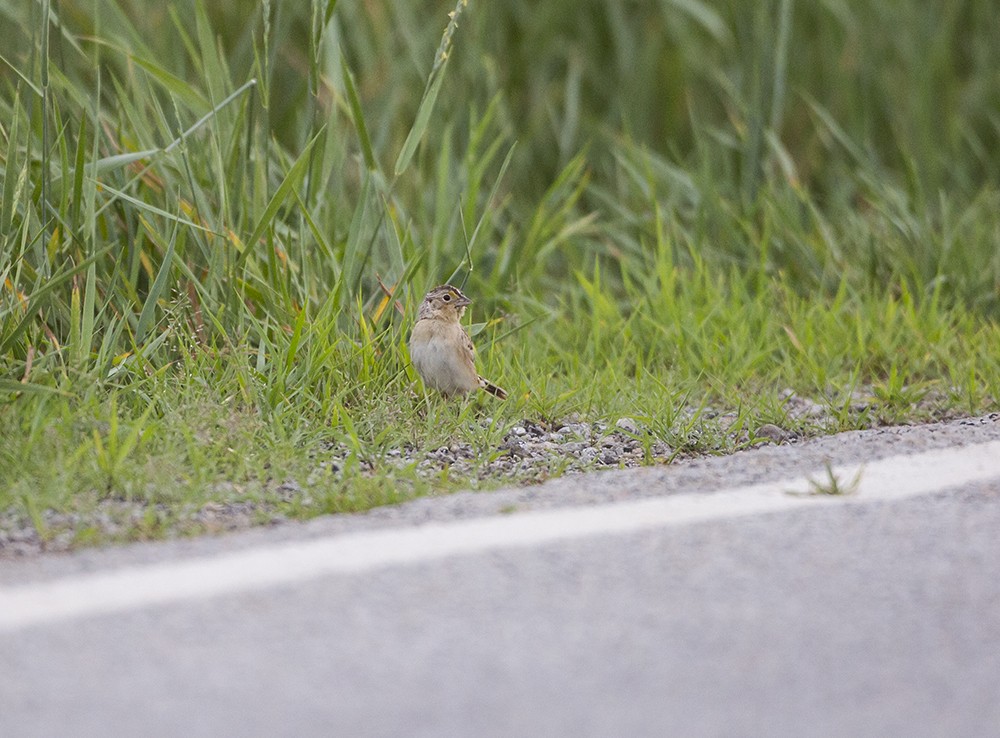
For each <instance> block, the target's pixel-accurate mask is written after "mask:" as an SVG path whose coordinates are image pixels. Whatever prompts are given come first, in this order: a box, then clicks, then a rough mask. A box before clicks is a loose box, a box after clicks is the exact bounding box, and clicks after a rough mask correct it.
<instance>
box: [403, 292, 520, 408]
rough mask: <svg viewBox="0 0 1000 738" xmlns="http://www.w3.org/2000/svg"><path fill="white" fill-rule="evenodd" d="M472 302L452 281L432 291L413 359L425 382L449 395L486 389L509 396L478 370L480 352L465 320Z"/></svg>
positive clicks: (413, 338)
mask: <svg viewBox="0 0 1000 738" xmlns="http://www.w3.org/2000/svg"><path fill="white" fill-rule="evenodd" d="M470 302H471V300H469V298H468V297H466V296H465V295H463V294H462V292H461V290H459V289H457V288H455V287H452V286H451V285H450V284H445V285H441V286H440V287H435V288H434V289H432V290H431V291H430V292H428V293H427V296H426V297H425V298H424V301H423V302H422V303H421V304H420V310H419V312H418V313H417V322H416V323H415V324H414V326H413V332H412V333H410V361H411V362H412V363H413V367H414V368H415V369H416V370H417V374H419V375H420V378H421V379H422V380H423V381H424V384H425V385H427V386H428V387H430V388H432V389H435V390H437V391H438V392H440V393H441V394H442V395H444V396H446V397H448V396H451V395H465V394H468V393H469V392H474V391H475V390H477V389H482V390H483V391H485V392H488V393H490V394H491V395H494V396H496V397H498V398H500V399H501V400H503V399H506V398H507V393H506V392H505V391H504V390H502V389H500V388H499V387H497V386H496V385H495V384H493V383H491V382H488V381H487V380H485V379H483V378H482V377H480V376H479V373H478V372H477V371H476V362H475V355H476V351H475V348H474V347H473V345H472V339H471V338H469V334H468V333H466V332H465V328H464V327H462V323H461V318H462V315H463V314H464V313H465V308H466V307H467V306H468V305H469V303H470Z"/></svg>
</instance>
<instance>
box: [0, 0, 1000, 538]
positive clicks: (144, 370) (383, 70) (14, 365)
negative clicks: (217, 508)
mask: <svg viewBox="0 0 1000 738" xmlns="http://www.w3.org/2000/svg"><path fill="white" fill-rule="evenodd" d="M925 5H926V4H925V3H920V2H917V1H916V0H910V1H904V0H898V1H897V2H891V3H888V4H887V3H878V2H874V0H869V1H863V0H859V1H858V2H855V3H850V4H848V3H836V2H830V3H815V4H813V3H794V2H791V0H773V1H772V2H763V3H757V4H756V5H754V6H753V8H748V6H747V5H746V4H745V3H741V2H737V1H736V0H729V1H728V2H719V3H703V2H699V1H698V0H694V1H692V2H683V3H680V2H678V3H669V2H664V3H658V2H653V1H652V0H642V1H641V2H637V3H632V4H629V5H628V9H627V10H626V9H625V6H622V5H621V4H620V3H617V2H613V1H612V0H583V1H582V2H577V1H576V0H574V1H573V2H570V0H547V2H542V3H539V2H528V0H511V2H505V3H477V2H475V1H473V2H471V3H469V4H468V5H467V6H466V4H465V3H464V2H458V3H457V4H455V3H453V2H422V3H416V4H400V3H389V2H385V3H378V2H376V3H364V4H354V3H339V4H338V3H335V2H318V0H314V2H312V3H309V4H306V3H300V4H288V3H277V2H270V3H269V2H263V3H260V4H250V3H246V2H243V3H237V2H231V3H205V2H202V1H201V0H188V1H187V2H179V3H174V4H168V5H163V6H162V7H160V6H157V7H150V6H149V4H148V3H139V2H134V1H133V0H88V2H76V1H75V0H63V1H62V2H59V3H51V2H50V0H32V1H31V2H14V0H0V18H2V19H3V23H2V24H0V27H2V28H3V29H4V30H2V31H0V39H2V41H3V43H2V44H0V47H2V49H3V51H2V61H0V178H2V187H0V511H8V512H11V511H12V512H14V513H15V514H17V515H19V516H22V517H23V518H25V519H29V520H30V521H32V523H33V525H34V526H35V527H36V528H37V529H38V532H39V535H40V536H41V537H42V538H45V537H46V536H48V537H52V536H55V535H57V534H58V535H68V536H70V542H71V543H75V544H79V545H87V544H94V543H100V542H102V541H104V540H107V539H109V538H111V539H118V538H121V539H131V538H150V537H160V536H163V535H173V534H176V533H179V532H180V533H192V532H198V531H201V530H212V529H213V527H212V524H211V523H206V522H204V520H203V519H202V518H199V517H198V516H197V514H196V513H197V512H198V511H200V510H204V509H206V505H209V503H211V504H215V505H240V504H244V503H247V504H248V505H249V506H250V509H252V510H254V511H255V512H254V515H255V516H257V518H258V522H266V521H267V520H268V519H269V516H271V515H272V513H273V514H281V515H287V516H294V517H308V516H311V515H316V514H321V513H326V512H339V511H347V510H361V509H366V508H368V507H371V506H373V505H378V504H385V503H391V502H395V501H398V500H401V499H406V498H409V497H412V496H416V495H424V494H435V493H441V492H447V491H451V490H454V489H458V488H467V487H476V488H489V487H491V486H495V485H497V484H500V483H501V480H498V479H496V478H494V477H491V476H490V472H489V469H490V466H489V463H490V461H491V460H492V459H493V458H495V456H496V455H497V454H499V453H501V448H500V447H501V444H502V442H503V439H504V436H505V434H506V433H507V431H508V430H509V429H510V428H511V427H512V426H513V425H514V424H516V423H519V422H521V421H523V420H525V419H527V420H532V421H545V422H550V423H556V422H559V421H560V420H562V419H565V418H568V417H573V416H578V417H580V418H582V419H584V420H587V421H591V422H606V423H610V424H613V423H614V422H615V420H616V419H618V418H620V417H622V416H629V417H632V418H635V419H636V420H637V421H639V422H640V424H641V427H642V428H643V442H644V443H646V444H647V445H648V444H649V443H651V442H652V441H654V440H659V441H665V442H666V443H668V444H670V446H671V447H672V448H673V449H675V451H676V453H678V454H687V453H695V454H697V453H720V452H728V451H732V450H734V449H736V448H738V447H740V446H741V445H743V444H744V443H745V441H744V440H743V439H744V436H745V434H746V433H750V434H751V435H752V433H753V430H754V429H755V428H757V427H759V426H760V425H762V424H764V423H775V424H778V425H780V426H782V427H784V428H786V429H790V430H795V431H797V432H799V433H803V434H805V435H813V434H819V433H828V432H834V431H837V430H844V429H851V428H859V427H867V426H871V425H877V424H885V423H905V422H916V421H926V420H932V419H935V418H943V417H953V416H956V415H962V414H977V413H983V412H986V411H990V410H995V409H997V404H998V399H997V398H1000V351H998V349H997V347H998V346H1000V324H998V322H997V321H998V316H1000V250H998V249H997V244H998V243H1000V217H998V216H997V213H998V212H1000V187H998V185H1000V154H998V153H997V152H1000V84H998V83H1000V79H998V77H997V71H996V70H997V69H1000V41H998V40H997V38H996V34H995V33H994V29H995V28H996V27H997V23H998V21H1000V9H997V8H996V7H995V4H994V3H992V2H989V1H988V0H967V1H965V2H959V3H952V4H951V5H949V6H948V7H947V8H946V9H941V8H936V7H935V8H933V9H929V8H926V7H925ZM404 6H405V7H404ZM449 13H451V14H452V16H451V17H450V18H449ZM46 14H48V17H49V18H50V19H51V22H50V23H48V24H46V23H44V22H43V18H45V17H46ZM888 28H891V32H888V31H887V29H888ZM449 279H452V280H455V281H456V282H459V283H461V282H464V283H465V287H464V289H465V291H466V292H467V293H469V294H470V295H471V296H473V298H474V300H475V304H474V305H473V307H472V311H471V312H472V321H473V326H472V327H473V331H474V332H475V333H476V335H475V340H476V343H477V345H478V347H479V352H480V364H481V369H482V373H483V374H485V375H486V376H488V377H490V378H491V379H493V380H495V381H496V382H498V383H499V384H501V385H502V386H504V387H506V388H507V389H508V390H509V391H510V399H509V400H508V401H507V402H506V403H503V404H499V403H495V402H492V401H490V400H489V399H488V398H479V399H476V400H474V401H470V402H466V403H461V402H454V403H447V402H444V401H441V400H440V399H437V398H433V397H430V398H429V397H427V396H425V394H424V393H423V391H422V389H421V388H420V385H419V382H417V381H416V377H415V376H414V374H413V370H412V369H411V368H410V367H409V365H408V360H407V353H406V339H407V335H408V330H409V326H410V324H411V323H412V320H413V315H414V311H415V307H416V306H417V304H419V301H420V299H421V297H422V295H423V292H424V291H425V290H426V289H427V288H429V287H431V286H433V285H435V284H439V283H441V282H444V281H446V280H449ZM789 389H790V390H793V391H794V392H795V393H797V394H798V395H800V396H803V397H807V398H810V399H812V400H813V401H815V402H818V403H820V404H822V405H823V406H825V407H826V408H827V414H826V415H825V416H824V417H823V418H821V419H814V420H811V421H810V420H807V419H803V418H801V417H799V416H795V415H793V414H790V412H789V407H788V404H787V390H789ZM858 396H863V397H865V398H867V399H866V400H865V401H864V402H861V403H859V402H857V398H858ZM455 442H459V443H467V444H470V445H471V446H472V447H473V448H474V449H475V450H476V453H477V457H476V460H475V463H473V464H472V466H471V469H468V470H465V471H462V472H461V473H458V472H453V471H452V470H449V469H439V468H434V469H430V470H428V468H427V467H422V466H420V465H419V464H418V463H416V462H413V463H401V462H399V461H398V459H400V458H405V456H406V454H413V455H416V456H419V454H420V453H421V452H422V451H424V450H429V449H434V448H437V447H439V446H442V445H448V444H450V443H455ZM404 451H405V452H406V453H405V454H403V455H401V452H404ZM564 468H565V464H564V463H562V462H560V461H559V460H554V461H553V464H552V467H551V469H550V470H548V471H547V472H546V473H552V474H557V473H559V472H560V471H562V470H563V469H564ZM527 476H528V478H527V479H525V480H523V481H532V480H534V479H535V478H537V474H535V473H532V474H531V475H527ZM515 481H518V480H517V479H515ZM119 503H121V504H120V505H119ZM116 505H118V506H117V507H116ZM136 510H138V511H139V513H136ZM98 514H104V515H111V516H112V517H114V516H116V515H117V516H123V517H122V519H121V520H120V521H118V522H119V523H120V525H118V526H117V527H116V528H115V530H116V531H117V532H116V533H114V534H110V533H108V532H107V530H105V529H102V528H101V527H100V526H95V524H94V519H95V516H97V515H98ZM137 515H138V516H137ZM105 527H106V526H105Z"/></svg>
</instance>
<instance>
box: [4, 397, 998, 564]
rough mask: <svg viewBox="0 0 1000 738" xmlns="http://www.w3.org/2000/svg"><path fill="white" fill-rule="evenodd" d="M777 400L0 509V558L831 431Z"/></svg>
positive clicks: (529, 429)
mask: <svg viewBox="0 0 1000 738" xmlns="http://www.w3.org/2000/svg"><path fill="white" fill-rule="evenodd" d="M866 398H867V399H866ZM783 399H784V402H785V406H784V409H785V412H786V417H787V424H788V426H789V427H788V428H785V427H781V426H779V425H776V424H773V423H766V424H762V425H759V426H757V427H751V428H747V427H744V426H739V427H738V425H737V416H736V415H735V414H732V413H730V414H725V413H714V412H712V411H711V410H706V409H704V408H703V409H701V411H700V412H698V413H696V411H695V410H688V411H685V412H684V413H682V414H681V417H680V419H679V421H678V422H679V424H680V426H684V425H685V424H686V423H688V422H689V421H693V420H697V421H698V422H697V423H693V422H692V423H690V425H691V426H693V427H692V429H690V430H688V431H687V432H686V434H678V435H677V440H676V441H675V442H677V443H678V446H677V447H673V446H671V445H670V444H668V443H667V442H666V441H664V440H662V438H658V437H656V434H655V433H654V431H653V430H652V429H651V428H649V427H647V426H646V425H645V424H644V423H643V422H641V421H640V420H638V419H636V418H632V417H621V418H618V419H617V420H615V422H614V423H610V424H608V423H601V422H595V423H591V422H586V421H583V420H581V419H580V418H579V417H577V416H569V417H567V418H565V419H564V420H562V421H560V422H556V423H545V422H541V421H538V420H532V419H528V418H525V419H523V420H522V421H521V422H519V423H517V424H515V425H513V426H511V428H510V429H509V431H508V432H507V433H506V434H505V435H504V437H503V438H502V440H501V441H500V442H499V443H498V444H497V445H496V447H495V448H492V449H486V450H485V451H484V450H480V449H477V448H475V447H474V446H472V445H471V444H469V443H463V442H456V443H452V444H449V445H446V446H440V447H438V448H432V449H418V448H414V447H404V448H395V449H390V450H389V451H387V452H386V453H385V454H383V455H381V456H380V457H379V458H378V459H377V460H372V459H358V458H353V459H352V458H351V456H352V454H353V452H352V451H351V450H350V449H348V448H346V447H341V446H336V445H331V446H329V447H328V448H327V449H326V452H325V454H321V458H318V459H317V466H316V467H315V470H314V472H313V473H312V474H311V475H310V476H309V478H307V479H305V480H302V481H301V484H300V482H299V481H296V480H286V481H276V482H275V483H274V485H273V486H272V487H271V488H270V489H269V490H267V491H266V493H265V494H264V495H260V496H257V497H256V498H255V499H253V500H240V499H238V496H239V491H238V490H237V489H236V488H235V487H234V486H233V485H227V484H220V485H218V489H217V493H218V494H217V498H218V499H219V500H223V501H218V502H215V501H213V502H209V503H207V504H204V505H201V506H200V507H196V506H194V505H181V506H177V505H173V506H171V505H166V504H163V503H152V502H149V501H144V500H118V499H110V500H107V499H106V500H101V501H99V502H97V503H96V504H95V505H93V506H92V507H90V508H89V509H87V510H85V511H83V512H66V511H55V510H42V511H39V512H38V513H37V514H38V517H39V519H40V523H41V524H40V525H37V526H36V525H35V522H34V521H33V519H32V518H31V517H30V516H29V515H28V514H27V512H26V511H25V510H24V509H23V508H22V507H11V508H9V509H7V510H5V511H0V560H2V559H11V558H23V557H30V556H34V555H37V554H39V553H42V552H53V551H57V552H58V551H67V550H71V549H73V548H79V547H81V546H86V545H92V544H95V543H105V542H109V541H110V542H115V541H127V540H135V539H149V538H170V537H177V536H188V535H197V534H217V533H225V532H232V531H239V530H245V529H248V528H251V527H256V526H273V525H278V524H281V523H284V522H286V521H287V518H286V516H285V514H284V512H283V510H284V509H287V507H288V504H289V503H293V502H294V503H297V504H298V505H299V506H300V507H308V506H309V505H311V504H313V499H312V496H311V494H310V487H312V486H313V485H315V484H318V483H319V482H320V480H323V479H325V480H326V483H327V484H328V483H329V479H330V477H331V476H332V477H333V478H334V479H336V478H338V477H339V476H341V475H342V474H343V472H344V470H345V469H346V468H348V467H349V466H352V465H353V466H357V467H358V468H360V469H361V470H362V472H372V471H374V470H375V466H376V464H378V465H390V466H394V467H396V468H398V469H401V470H402V469H407V468H409V469H415V470H416V473H417V474H418V475H419V476H421V477H424V478H426V479H436V478H440V477H441V475H442V473H446V474H447V475H448V476H450V477H453V478H456V479H466V480H469V484H468V486H469V487H470V488H473V489H475V488H477V487H485V488H492V487H496V486H502V485H508V486H517V487H524V486H525V485H529V489H530V488H531V487H532V486H537V483H539V482H543V481H545V480H547V479H550V478H552V477H561V476H569V477H572V476H575V475H580V474H582V473H586V472H592V471H597V470H602V469H630V468H635V467H640V466H653V467H661V468H662V467H667V468H671V469H673V468H678V469H680V468H683V467H685V466H689V465H690V464H691V463H692V460H696V459H699V458H705V457H709V456H718V455H721V454H723V453H724V452H732V451H734V450H737V449H741V448H743V449H750V448H757V447H761V446H765V445H789V444H800V443H802V441H803V439H802V437H801V436H800V435H799V434H797V433H796V432H795V431H794V430H792V428H794V427H800V428H801V427H809V428H811V429H814V430H812V431H811V432H813V433H821V432H822V428H823V427H824V426H826V427H829V425H832V422H833V420H832V418H831V417H830V414H829V410H828V409H827V407H826V406H824V405H821V404H819V403H817V402H815V401H812V400H809V399H808V398H803V397H800V396H798V395H796V394H795V393H793V392H791V391H787V392H786V393H784V397H783ZM870 402H871V398H870V397H868V396H866V395H864V394H863V393H856V395H855V397H853V398H852V403H853V405H852V407H851V411H852V412H854V413H858V412H863V411H864V410H865V408H866V407H868V404H867V403H870ZM990 417H993V416H990ZM480 423H481V424H482V425H483V427H489V426H490V425H491V424H492V423H493V420H492V419H491V418H485V419H483V420H481V421H480ZM670 437H671V438H673V436H670ZM234 497H236V499H233V498H234ZM39 530H41V531H44V535H41V534H40V533H39Z"/></svg>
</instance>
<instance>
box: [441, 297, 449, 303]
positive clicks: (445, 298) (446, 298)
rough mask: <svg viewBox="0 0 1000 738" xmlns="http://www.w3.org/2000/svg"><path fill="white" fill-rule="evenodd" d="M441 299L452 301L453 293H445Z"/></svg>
mask: <svg viewBox="0 0 1000 738" xmlns="http://www.w3.org/2000/svg"><path fill="white" fill-rule="evenodd" d="M441 299H442V300H444V301H445V302H451V295H445V296H444V297H442V298H441Z"/></svg>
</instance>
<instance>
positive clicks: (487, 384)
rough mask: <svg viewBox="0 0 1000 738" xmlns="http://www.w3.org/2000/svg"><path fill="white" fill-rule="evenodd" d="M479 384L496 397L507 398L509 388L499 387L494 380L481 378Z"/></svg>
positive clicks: (499, 398)
mask: <svg viewBox="0 0 1000 738" xmlns="http://www.w3.org/2000/svg"><path fill="white" fill-rule="evenodd" d="M479 386H480V387H481V388H482V390H483V391H484V392H489V393H490V394H491V395H493V396H494V397H496V398H497V399H498V400H506V399H507V390H505V389H502V388H500V387H497V386H496V385H495V384H493V382H491V381H489V380H488V379H483V378H482V377H480V378H479Z"/></svg>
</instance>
